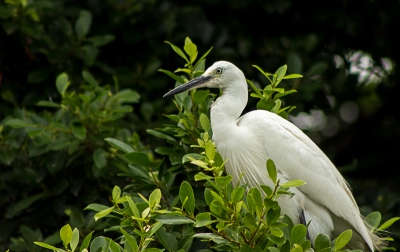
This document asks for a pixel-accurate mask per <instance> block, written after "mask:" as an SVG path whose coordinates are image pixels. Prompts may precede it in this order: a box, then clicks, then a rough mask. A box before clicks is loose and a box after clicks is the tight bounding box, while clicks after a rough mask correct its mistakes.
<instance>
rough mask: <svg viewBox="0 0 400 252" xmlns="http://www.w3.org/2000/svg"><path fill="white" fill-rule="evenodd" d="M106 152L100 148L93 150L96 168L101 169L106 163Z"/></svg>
mask: <svg viewBox="0 0 400 252" xmlns="http://www.w3.org/2000/svg"><path fill="white" fill-rule="evenodd" d="M106 154H107V152H106V151H105V150H103V149H102V148H97V149H96V150H95V151H94V152H93V160H94V163H95V165H96V167H97V168H98V169H102V168H104V167H106V165H107V159H106V158H105V155H106Z"/></svg>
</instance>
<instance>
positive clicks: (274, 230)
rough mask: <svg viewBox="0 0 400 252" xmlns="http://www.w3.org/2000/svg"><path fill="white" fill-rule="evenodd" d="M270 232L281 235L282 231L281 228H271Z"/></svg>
mask: <svg viewBox="0 0 400 252" xmlns="http://www.w3.org/2000/svg"><path fill="white" fill-rule="evenodd" d="M271 234H272V235H273V236H276V237H282V236H283V231H282V230H281V229H271Z"/></svg>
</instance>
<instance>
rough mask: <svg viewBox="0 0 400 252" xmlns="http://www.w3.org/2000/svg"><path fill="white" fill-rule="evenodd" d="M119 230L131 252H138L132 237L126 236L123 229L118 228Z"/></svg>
mask: <svg viewBox="0 0 400 252" xmlns="http://www.w3.org/2000/svg"><path fill="white" fill-rule="evenodd" d="M120 230H121V233H122V234H123V235H124V237H125V239H126V242H125V244H128V245H129V246H130V248H131V249H132V251H133V252H138V245H137V242H136V240H135V238H133V236H131V235H130V234H128V233H127V232H126V231H125V230H124V229H122V228H120Z"/></svg>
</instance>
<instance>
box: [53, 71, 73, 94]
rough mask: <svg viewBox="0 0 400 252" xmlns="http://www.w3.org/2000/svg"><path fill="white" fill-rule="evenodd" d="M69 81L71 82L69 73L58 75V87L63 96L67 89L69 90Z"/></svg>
mask: <svg viewBox="0 0 400 252" xmlns="http://www.w3.org/2000/svg"><path fill="white" fill-rule="evenodd" d="M69 83H70V82H69V81H68V75H67V74H66V73H62V74H60V75H58V76H57V79H56V87H57V90H58V92H59V93H60V94H61V96H62V97H64V96H65V91H66V90H67V88H68V86H69Z"/></svg>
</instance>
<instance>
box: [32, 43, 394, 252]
mask: <svg viewBox="0 0 400 252" xmlns="http://www.w3.org/2000/svg"><path fill="white" fill-rule="evenodd" d="M189 43H192V42H191V41H190V40H189V39H186V41H185V45H188V44H189ZM171 46H172V47H173V48H174V50H175V51H176V52H177V53H178V54H180V55H181V54H182V55H184V54H183V53H182V51H180V50H179V48H176V47H175V46H174V45H171ZM187 53H188V52H187ZM191 53H196V54H197V51H191ZM188 54H189V56H192V55H190V52H189V53H188ZM192 57H194V56H192ZM192 57H191V58H192ZM201 60H203V59H201ZM189 64H190V63H189V62H188V65H186V66H187V67H188V68H186V69H190V65H189ZM186 69H185V70H184V71H182V69H178V71H182V72H185V73H187V74H188V75H189V76H193V71H194V70H195V68H192V70H191V71H190V70H188V71H186ZM203 70H204V69H200V70H199V71H200V72H202V71H203ZM163 72H165V73H166V74H168V75H169V76H171V77H172V78H173V79H175V80H177V81H178V80H179V78H181V77H180V76H176V75H175V74H173V73H171V72H167V71H165V70H163ZM178 77H179V78H178ZM196 92H199V91H196V90H193V91H192V92H191V94H190V95H189V94H188V93H186V94H184V95H183V97H182V95H176V96H175V97H176V101H175V104H176V106H177V109H178V111H179V114H178V115H174V116H172V115H167V117H168V118H171V119H172V120H173V121H174V122H176V125H164V128H162V129H158V130H157V131H150V132H149V133H151V134H153V135H155V136H157V137H160V138H163V139H166V140H167V141H168V142H169V143H170V144H171V145H172V146H173V147H172V149H173V150H179V151H182V152H185V151H186V152H185V153H186V154H185V155H184V156H181V157H180V161H179V162H177V163H172V162H173V161H174V159H171V158H170V160H171V165H172V167H170V168H169V169H167V170H166V174H165V171H163V170H162V169H161V167H163V163H164V161H161V162H160V163H158V164H155V165H154V166H152V165H151V164H150V162H149V159H148V156H147V155H145V154H144V153H141V152H136V151H133V149H132V148H131V147H130V146H129V145H127V144H125V143H123V142H120V141H118V140H116V139H113V138H107V139H106V141H107V142H108V143H109V144H111V145H112V147H113V148H115V149H117V150H119V151H122V152H123V153H124V154H123V155H122V157H123V160H125V161H126V162H127V163H128V164H129V167H130V168H131V169H132V171H133V170H135V171H136V173H132V176H130V177H131V179H132V180H133V184H135V185H136V186H132V185H131V186H128V187H127V188H125V192H123V193H122V191H121V189H120V187H118V186H115V187H114V189H113V190H112V193H111V195H112V196H111V198H110V201H111V202H112V206H107V205H102V204H90V205H89V206H87V207H86V210H93V211H95V212H96V214H95V215H94V219H95V220H96V221H98V220H99V219H103V218H106V219H108V221H107V223H108V225H109V226H108V227H107V228H106V229H105V231H114V232H118V238H116V240H112V239H110V238H107V237H104V236H99V237H97V238H95V239H94V240H93V241H92V243H91V245H90V251H97V249H100V248H101V249H102V251H109V250H110V251H163V250H164V249H166V250H168V251H182V252H183V251H189V250H190V251H211V250H210V249H212V250H213V251H296V252H297V251H298V252H301V251H344V250H343V248H344V247H345V246H346V244H347V243H348V242H349V241H350V239H351V236H352V231H351V230H347V231H344V232H343V233H342V234H341V235H340V236H339V237H337V239H335V240H334V241H330V240H329V238H328V237H327V236H326V235H322V234H321V235H319V236H318V237H317V238H316V240H315V241H314V244H315V248H314V249H313V248H311V241H310V240H308V239H307V237H306V236H307V228H306V227H305V226H304V225H302V224H298V225H293V222H292V221H291V220H290V218H288V217H287V216H284V217H283V218H282V217H281V216H280V207H279V205H278V203H277V201H276V199H277V198H278V197H280V196H281V195H286V194H289V195H293V193H291V192H290V188H291V187H297V186H302V185H304V182H303V181H300V180H293V181H288V182H286V183H284V184H280V181H279V179H278V178H277V171H276V167H275V164H274V162H273V161H272V160H267V162H266V169H267V171H268V174H269V177H270V179H271V180H272V181H273V182H274V184H275V187H274V188H269V187H267V186H263V185H261V186H260V188H256V187H255V188H247V185H244V184H240V183H238V184H237V185H232V184H231V180H232V177H231V176H230V175H226V174H225V173H224V163H225V162H224V160H222V158H221V156H220V155H219V153H218V152H217V151H216V149H215V145H214V143H213V142H212V140H211V139H210V135H209V131H210V123H209V119H208V117H207V116H206V115H205V114H204V113H202V114H201V116H199V117H195V116H194V114H196V115H197V114H199V113H200V112H199V111H200V110H201V106H197V108H196V110H194V109H193V107H194V106H193V104H195V99H194V97H195V94H196ZM206 99H209V97H208V96H203V97H202V99H200V100H199V101H200V103H198V104H202V103H203V102H205V100H206ZM179 101H181V102H179ZM208 104H210V103H208ZM209 106H210V105H208V107H206V108H207V109H209ZM195 112H197V113H195ZM188 118H196V119H197V120H192V124H189V123H187V122H188ZM201 118H203V119H201ZM178 129H184V131H183V130H178ZM196 135H199V138H198V139H195V138H193V136H196ZM194 143H197V144H195V145H194ZM189 144H191V145H190V148H188V146H189ZM194 150H197V152H194V153H191V151H194ZM167 155H176V153H174V152H169V153H168V154H167ZM115 157H117V156H115ZM187 163H190V164H192V165H195V166H194V168H193V167H192V168H188V166H186V164H187ZM196 167H197V168H196ZM182 169H185V170H186V171H190V172H194V173H195V174H194V176H193V177H192V176H191V175H190V172H189V173H188V175H187V178H186V180H187V181H184V182H182V183H181V184H180V186H179V190H173V188H171V187H170V186H171V184H172V183H171V181H170V179H171V177H174V176H176V173H179V172H184V171H185V170H183V171H179V170H182ZM163 172H164V174H163V176H160V174H162V173H163ZM134 175H135V176H134ZM149 183H151V184H153V186H154V187H156V189H154V190H152V191H151V192H150V190H148V189H147V190H145V192H146V193H147V194H148V196H147V197H146V196H145V195H143V194H142V193H139V192H136V193H133V191H139V188H141V189H140V191H142V192H143V191H144V188H143V186H144V184H149ZM140 184H143V185H142V187H140ZM199 190H200V191H201V192H203V193H198V191H199ZM196 191H197V192H196ZM375 216H376V214H375ZM370 220H371V221H372V222H375V221H377V222H378V223H379V222H380V220H378V218H377V217H374V218H373V216H371V218H370ZM395 220H396V219H392V220H389V221H388V222H386V223H385V224H383V225H382V226H381V227H380V229H384V228H386V227H388V226H390V224H391V223H393V222H394V221H395ZM375 226H376V227H377V225H375ZM375 226H374V227H375ZM74 232H75V236H77V233H78V231H77V230H76V231H75V230H74V231H71V228H70V227H69V226H68V227H67V226H66V227H63V229H61V231H60V236H61V237H64V239H62V240H63V244H64V247H65V249H66V251H74V250H75V248H76V246H77V245H76V244H77V242H76V241H74V243H72V240H74V239H73V237H74V234H73V233H74ZM88 239H89V240H90V238H88ZM75 240H76V239H75ZM85 240H86V239H85ZM36 244H37V245H39V246H42V247H45V248H48V249H52V250H54V251H64V250H61V249H58V248H55V247H52V246H49V245H48V244H45V243H40V242H36ZM68 244H70V245H69V247H68ZM82 246H83V245H82ZM88 246H89V245H88V243H85V242H84V246H83V248H88ZM92 246H93V248H92ZM80 251H81V250H80Z"/></svg>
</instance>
